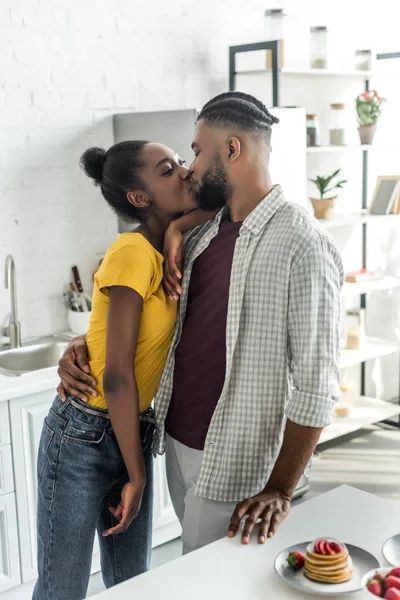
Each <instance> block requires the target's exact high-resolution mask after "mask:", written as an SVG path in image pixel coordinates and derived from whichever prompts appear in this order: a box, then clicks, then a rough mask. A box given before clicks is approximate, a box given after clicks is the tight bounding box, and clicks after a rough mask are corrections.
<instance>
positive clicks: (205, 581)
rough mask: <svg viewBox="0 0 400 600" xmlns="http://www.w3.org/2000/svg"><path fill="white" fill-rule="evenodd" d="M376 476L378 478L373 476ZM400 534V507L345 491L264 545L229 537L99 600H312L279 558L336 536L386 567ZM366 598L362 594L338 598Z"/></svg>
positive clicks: (293, 519) (317, 501)
mask: <svg viewBox="0 0 400 600" xmlns="http://www.w3.org/2000/svg"><path fill="white" fill-rule="evenodd" d="M371 477H373V473H371ZM399 531H400V504H399V503H398V502H394V501H391V500H385V499H383V498H380V497H378V496H374V495H372V494H367V493H365V492H361V491H360V490H357V489H355V488H352V487H349V486H341V487H338V488H335V489H334V490H332V491H330V492H328V493H326V494H322V495H320V496H318V497H317V498H313V499H312V500H309V501H308V502H304V503H303V504H300V505H299V506H296V507H295V508H293V510H292V511H291V514H290V515H289V517H288V518H287V519H286V521H285V522H284V523H282V525H281V527H280V528H279V530H278V532H277V534H276V535H275V537H274V538H273V539H271V540H268V542H267V543H266V544H265V545H264V546H259V545H258V544H256V543H252V544H251V545H250V546H243V545H241V544H240V542H239V539H238V538H237V539H234V540H230V539H228V538H225V539H223V540H220V541H219V542H216V543H215V544H211V545H209V546H206V547H205V548H202V549H201V550H198V551H197V552H193V553H192V554H188V555H186V556H184V557H182V558H179V559H177V560H175V561H172V562H170V563H167V564H166V565H163V566H162V567H159V568H158V569H154V570H152V571H149V572H148V573H145V574H144V575H141V576H139V577H136V578H134V579H131V580H130V581H126V582H125V583H122V584H120V585H117V586H115V587H113V588H111V589H109V590H106V591H104V592H101V593H100V594H97V595H96V596H94V597H93V598H94V599H96V600H132V598H149V599H152V600H153V599H154V600H155V599H157V598H159V599H162V600H169V599H171V600H187V598H190V600H205V599H207V600H225V599H229V600H278V599H279V600H282V599H284V600H291V599H293V600H294V599H297V600H301V599H306V598H309V599H310V598H315V599H316V600H318V599H320V600H322V599H326V596H320V595H318V596H310V595H308V594H307V595H305V594H302V593H301V592H298V591H296V590H294V589H292V588H290V587H288V586H287V585H286V584H285V583H284V582H283V581H281V579H280V578H279V577H278V575H277V574H276V573H275V571H274V560H275V557H276V556H277V554H278V553H279V552H280V551H281V550H282V549H284V548H286V547H288V546H291V545H292V546H293V547H295V546H296V543H300V542H303V541H307V540H311V539H315V538H318V537H330V536H331V537H335V538H337V539H339V540H341V541H343V542H345V543H346V542H347V543H350V544H354V545H357V546H360V547H362V548H364V549H366V550H368V551H369V552H371V553H372V554H374V555H375V556H376V557H377V558H378V560H379V561H380V562H381V564H382V565H385V564H386V563H385V560H384V558H383V555H382V550H381V549H382V545H383V543H384V542H385V540H386V539H387V538H389V537H390V536H392V535H394V534H397V533H398V532H399ZM334 597H335V598H341V599H342V600H350V599H352V600H358V599H361V598H364V597H365V596H364V593H363V592H362V591H360V592H355V593H352V594H341V595H338V596H334Z"/></svg>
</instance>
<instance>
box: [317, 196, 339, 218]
mask: <svg viewBox="0 0 400 600" xmlns="http://www.w3.org/2000/svg"><path fill="white" fill-rule="evenodd" d="M336 198H337V196H335V197H334V198H310V200H311V202H312V205H313V208H314V215H315V218H316V219H331V218H332V213H333V209H334V206H335V202H336Z"/></svg>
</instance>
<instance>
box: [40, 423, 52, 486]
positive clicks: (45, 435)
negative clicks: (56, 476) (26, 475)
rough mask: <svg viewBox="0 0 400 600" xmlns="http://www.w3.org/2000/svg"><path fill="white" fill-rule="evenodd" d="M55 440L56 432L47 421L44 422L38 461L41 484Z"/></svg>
mask: <svg viewBox="0 0 400 600" xmlns="http://www.w3.org/2000/svg"><path fill="white" fill-rule="evenodd" d="M53 438H54V430H53V429H52V428H51V427H50V426H49V425H48V423H47V421H46V419H45V420H44V422H43V428H42V433H41V436H40V442H39V450H38V459H37V479H38V483H40V481H41V479H42V476H43V472H44V469H45V467H46V464H47V461H48V459H49V449H50V444H51V442H52V441H53Z"/></svg>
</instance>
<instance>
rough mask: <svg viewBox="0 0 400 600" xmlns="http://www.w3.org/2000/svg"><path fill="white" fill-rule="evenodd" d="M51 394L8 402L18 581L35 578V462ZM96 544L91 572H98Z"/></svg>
mask: <svg viewBox="0 0 400 600" xmlns="http://www.w3.org/2000/svg"><path fill="white" fill-rule="evenodd" d="M54 395H55V392H54V390H53V389H52V390H48V391H45V392H40V393H37V394H32V395H30V396H24V397H22V398H15V399H14V400H11V401H10V417H11V437H12V448H13V459H14V474H15V492H16V498H17V517H18V532H19V545H20V557H21V573H22V581H23V583H26V582H27V581H31V580H33V579H36V576H37V571H36V492H37V481H36V460H37V452H38V447H39V441H40V435H41V432H42V426H43V420H44V418H45V416H46V415H47V413H48V411H49V408H50V406H51V404H52V402H53V399H54ZM98 555H99V548H98V544H97V542H96V544H95V549H94V554H93V562H92V573H94V572H96V571H99V569H100V561H99V558H98Z"/></svg>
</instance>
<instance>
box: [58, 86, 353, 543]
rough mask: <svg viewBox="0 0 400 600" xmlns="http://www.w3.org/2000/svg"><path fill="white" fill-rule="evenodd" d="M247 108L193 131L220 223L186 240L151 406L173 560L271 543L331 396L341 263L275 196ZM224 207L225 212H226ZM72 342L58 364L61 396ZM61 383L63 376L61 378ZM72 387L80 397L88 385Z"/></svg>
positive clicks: (203, 202) (205, 187)
mask: <svg viewBox="0 0 400 600" xmlns="http://www.w3.org/2000/svg"><path fill="white" fill-rule="evenodd" d="M277 121H278V120H277V119H276V118H275V117H273V116H272V115H271V114H270V113H269V112H268V110H267V109H266V108H265V106H264V105H263V104H262V103H261V102H259V101H258V100H257V99H255V98H253V97H252V96H249V95H247V94H243V93H239V92H229V93H226V94H222V95H220V96H217V97H216V98H214V99H213V100H211V101H210V102H208V103H207V104H206V105H205V107H204V108H203V110H202V111H201V113H200V115H199V118H198V122H197V124H196V129H195V134H194V140H193V144H192V147H193V150H194V153H195V158H194V160H193V163H192V165H191V167H190V169H191V172H192V181H193V189H194V191H195V193H196V198H197V202H198V205H199V206H200V207H201V208H204V209H207V210H212V209H219V208H220V209H221V210H220V212H219V213H218V215H217V216H216V218H215V219H214V220H212V221H209V222H208V223H206V224H205V225H204V226H202V227H201V228H198V229H196V230H194V231H193V232H191V233H190V234H189V235H188V236H187V238H186V240H185V248H184V277H183V280H182V289H179V291H181V292H182V295H181V301H180V308H179V317H178V322H177V326H176V331H175V337H174V340H173V343H172V347H171V350H170V353H169V356H168V359H167V363H166V366H165V369H164V373H163V376H162V378H161V382H160V386H159V389H158V393H157V396H156V398H155V409H156V415H157V422H158V427H157V439H156V450H157V451H158V452H159V453H162V452H163V450H164V448H166V464H167V476H168V483H169V489H170V494H171V499H172V502H173V505H174V508H175V510H176V513H177V516H178V518H179V520H180V522H181V524H182V527H183V534H182V541H183V551H184V552H189V551H191V550H194V549H196V548H199V547H201V546H203V545H205V544H208V543H210V542H212V541H215V540H217V539H219V538H221V537H223V536H225V535H226V533H227V531H228V535H229V536H230V537H233V536H234V535H236V533H237V532H238V530H239V526H240V522H241V520H242V519H243V518H244V517H247V518H246V521H245V524H244V528H243V531H242V534H241V535H242V541H243V543H245V544H247V543H249V542H250V539H251V535H252V532H253V529H254V526H255V524H256V523H257V522H258V521H259V527H258V534H257V535H258V541H259V543H264V542H265V541H266V539H267V538H268V537H271V536H272V535H273V534H274V533H275V531H276V529H277V527H278V525H279V523H280V522H281V521H282V520H283V519H284V518H285V517H286V516H287V514H288V513H289V509H290V502H291V498H292V495H293V492H294V489H295V487H296V485H297V482H298V480H299V479H300V477H301V475H302V473H303V471H304V469H305V468H306V466H307V464H308V463H309V460H310V457H311V456H312V453H313V451H314V449H315V446H316V444H317V442H318V440H319V437H320V434H321V431H322V428H323V427H324V426H326V425H328V424H329V422H330V420H331V415H332V410H333V407H334V403H335V401H336V400H337V398H338V395H339V386H338V383H339V364H338V363H339V321H340V288H341V285H342V283H343V269H342V263H341V259H340V257H339V255H338V252H337V250H336V249H335V247H334V245H333V243H332V241H331V240H330V238H329V237H328V235H327V234H326V233H325V232H324V231H322V230H321V228H320V227H319V226H318V224H317V223H316V222H315V220H314V219H313V218H312V217H310V216H309V215H308V214H307V213H306V211H304V210H303V209H301V208H300V207H298V206H297V205H294V204H290V203H288V202H287V201H286V200H285V199H284V197H283V193H282V190H281V188H280V186H276V187H274V186H273V185H272V182H271V178H270V174H269V170H268V163H269V154H270V139H271V127H272V125H273V124H274V123H276V122H277ZM225 205H226V206H225ZM84 349H85V348H84V347H83V346H82V342H80V343H79V342H78V343H77V345H76V346H72V348H70V349H69V354H68V353H67V355H66V356H65V358H64V359H63V360H62V361H60V369H59V373H60V376H61V378H62V380H63V383H64V385H65V387H66V388H67V389H71V384H73V388H72V389H74V390H87V386H85V385H84V384H82V383H79V381H76V380H75V379H73V378H71V371H72V372H75V373H76V370H75V371H74V369H73V368H72V366H71V365H72V363H73V360H74V357H75V356H76V354H77V353H80V359H79V362H80V364H81V366H82V365H83V364H85V363H86V364H87V360H86V359H84V358H82V351H83V350H84ZM68 371H69V372H68ZM81 378H82V379H83V380H85V381H86V383H88V384H89V385H90V383H89V382H90V381H91V378H90V377H89V376H87V375H86V376H85V375H84V373H82V375H81Z"/></svg>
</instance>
